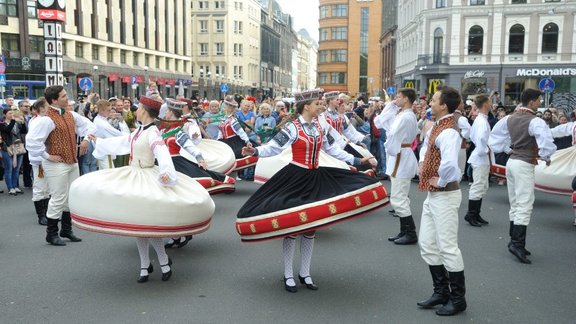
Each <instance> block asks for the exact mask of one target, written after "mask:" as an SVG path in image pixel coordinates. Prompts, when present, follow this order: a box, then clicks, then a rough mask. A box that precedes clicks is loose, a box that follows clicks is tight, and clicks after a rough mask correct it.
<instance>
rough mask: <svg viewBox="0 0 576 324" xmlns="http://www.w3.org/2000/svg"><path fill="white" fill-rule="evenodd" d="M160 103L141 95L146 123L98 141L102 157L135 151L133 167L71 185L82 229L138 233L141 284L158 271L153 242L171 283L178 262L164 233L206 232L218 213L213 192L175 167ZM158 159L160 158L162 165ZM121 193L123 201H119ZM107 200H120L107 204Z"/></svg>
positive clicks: (72, 203)
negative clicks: (160, 122) (174, 263)
mask: <svg viewBox="0 0 576 324" xmlns="http://www.w3.org/2000/svg"><path fill="white" fill-rule="evenodd" d="M160 106H161V102H159V101H157V100H154V99H152V98H149V97H145V96H142V97H140V106H139V108H138V110H137V111H136V118H137V120H138V121H139V122H140V123H141V126H140V127H138V128H137V129H136V130H135V131H134V132H133V133H132V134H130V135H126V136H118V137H111V138H104V139H98V140H97V141H96V149H95V151H94V155H96V156H98V155H100V156H101V155H107V154H125V153H127V152H129V153H130V165H129V166H128V167H123V168H116V169H107V170H101V171H98V172H93V173H89V174H87V175H84V176H82V177H80V178H78V179H77V180H76V181H74V182H73V183H72V185H71V188H70V198H69V199H70V211H71V213H72V217H73V220H74V223H75V225H76V226H77V227H80V228H83V229H86V230H90V231H95V232H101V233H107V234H115V235H126V236H136V237H137V245H138V252H139V253H140V265H141V269H140V277H139V278H138V282H139V283H143V282H146V281H148V275H149V273H151V272H152V271H153V267H152V264H151V262H150V257H149V251H148V249H149V245H152V247H153V248H154V250H156V253H157V255H158V262H159V264H160V267H161V270H162V281H167V280H168V279H170V277H171V275H172V268H171V264H172V262H171V260H170V259H169V258H168V255H167V254H166V250H165V249H164V243H163V241H162V237H176V236H186V235H192V234H196V233H201V232H203V231H206V230H207V229H208V227H209V226H210V220H211V217H212V215H213V213H214V202H213V201H212V199H211V198H210V196H209V195H208V192H206V190H205V189H204V188H203V187H202V186H201V185H200V184H198V183H197V182H196V181H195V180H193V179H191V178H189V177H187V176H184V175H180V174H178V173H177V172H176V171H175V170H174V165H173V164H172V159H171V158H170V153H169V151H168V148H167V147H166V145H165V143H164V141H162V137H161V136H160V132H159V131H158V128H156V126H155V125H154V121H155V118H156V117H158V113H159V111H160ZM154 160H157V161H158V166H157V167H156V166H154ZM118 196H122V197H123V199H122V200H120V201H119V200H118V199H116V198H117V197H118ZM87 197H90V199H86V198H87ZM102 201H114V202H115V203H114V204H102V203H101V202H102ZM127 210H129V211H130V212H126V211H127ZM166 211H169V212H166Z"/></svg>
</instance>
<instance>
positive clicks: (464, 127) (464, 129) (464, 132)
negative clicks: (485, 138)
mask: <svg viewBox="0 0 576 324" xmlns="http://www.w3.org/2000/svg"><path fill="white" fill-rule="evenodd" d="M454 116H455V117H458V127H459V128H460V136H462V138H463V139H465V140H469V139H470V128H471V127H470V123H469V122H468V118H466V117H464V116H462V113H456V114H454Z"/></svg>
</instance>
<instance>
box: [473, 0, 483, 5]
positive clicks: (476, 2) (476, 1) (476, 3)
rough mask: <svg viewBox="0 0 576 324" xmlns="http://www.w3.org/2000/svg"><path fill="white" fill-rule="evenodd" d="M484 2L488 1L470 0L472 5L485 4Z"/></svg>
mask: <svg viewBox="0 0 576 324" xmlns="http://www.w3.org/2000/svg"><path fill="white" fill-rule="evenodd" d="M484 2H486V1H484V0H470V5H471V6H483V5H485V3H484Z"/></svg>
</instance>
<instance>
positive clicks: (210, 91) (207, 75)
mask: <svg viewBox="0 0 576 324" xmlns="http://www.w3.org/2000/svg"><path fill="white" fill-rule="evenodd" d="M206 77H207V78H208V84H207V87H208V96H207V98H206V99H208V100H211V99H212V97H213V96H212V91H213V89H212V72H210V71H208V72H207V73H206Z"/></svg>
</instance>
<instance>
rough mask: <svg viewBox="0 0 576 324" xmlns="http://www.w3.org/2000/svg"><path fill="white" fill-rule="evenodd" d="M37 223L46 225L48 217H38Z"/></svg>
mask: <svg viewBox="0 0 576 324" xmlns="http://www.w3.org/2000/svg"><path fill="white" fill-rule="evenodd" d="M38 224H39V225H43V226H46V225H48V219H46V217H44V216H42V217H38Z"/></svg>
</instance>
